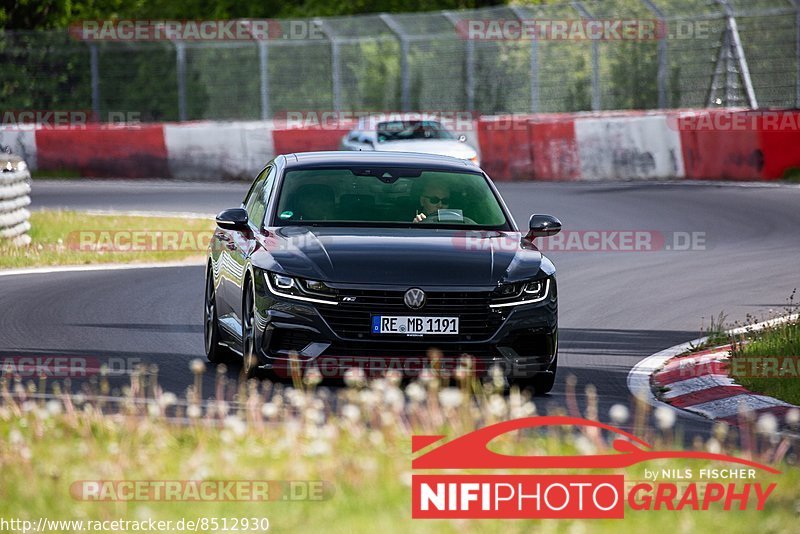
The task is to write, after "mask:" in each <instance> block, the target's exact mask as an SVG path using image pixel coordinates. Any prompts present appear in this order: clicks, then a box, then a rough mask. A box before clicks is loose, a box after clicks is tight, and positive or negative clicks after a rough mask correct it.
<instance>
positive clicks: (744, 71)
mask: <svg viewBox="0 0 800 534" xmlns="http://www.w3.org/2000/svg"><path fill="white" fill-rule="evenodd" d="M717 2H719V4H720V5H722V7H723V8H724V9H725V19H726V21H727V31H728V33H729V34H730V38H731V44H733V46H734V48H735V49H736V59H737V60H738V62H739V71H740V73H741V75H742V82H744V90H745V92H746V93H747V100H748V103H749V104H750V107H751V108H753V109H758V101H757V100H756V93H755V91H754V90H753V80H752V79H751V78H750V68H749V67H748V66H747V58H745V57H744V48H742V40H741V38H740V37H739V27H738V26H737V25H736V17H735V15H734V12H733V7H732V6H731V5H730V3H729V2H728V0H717ZM728 57H730V53H729V54H728ZM726 89H728V88H726Z"/></svg>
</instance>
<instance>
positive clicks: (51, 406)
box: [45, 400, 61, 415]
mask: <svg viewBox="0 0 800 534" xmlns="http://www.w3.org/2000/svg"><path fill="white" fill-rule="evenodd" d="M45 408H46V409H47V413H49V414H50V415H58V414H60V413H61V401H57V400H49V401H47V404H46V405H45Z"/></svg>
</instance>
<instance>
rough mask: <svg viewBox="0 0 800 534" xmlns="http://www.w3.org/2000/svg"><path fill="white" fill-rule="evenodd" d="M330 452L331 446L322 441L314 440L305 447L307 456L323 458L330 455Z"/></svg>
mask: <svg viewBox="0 0 800 534" xmlns="http://www.w3.org/2000/svg"><path fill="white" fill-rule="evenodd" d="M330 452H331V444H330V443H328V442H327V441H325V440H322V439H316V440H314V441H312V442H311V443H309V445H308V447H306V455H308V456H324V455H326V454H330Z"/></svg>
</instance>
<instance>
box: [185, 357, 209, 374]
mask: <svg viewBox="0 0 800 534" xmlns="http://www.w3.org/2000/svg"><path fill="white" fill-rule="evenodd" d="M189 369H191V370H192V373H194V374H196V375H199V374H203V373H205V371H206V364H205V362H204V361H203V360H201V359H200V358H195V359H194V360H192V362H191V363H190V364H189Z"/></svg>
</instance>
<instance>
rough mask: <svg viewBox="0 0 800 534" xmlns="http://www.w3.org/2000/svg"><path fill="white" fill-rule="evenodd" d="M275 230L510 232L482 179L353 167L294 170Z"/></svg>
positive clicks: (288, 175) (282, 196)
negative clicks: (343, 228)
mask: <svg viewBox="0 0 800 534" xmlns="http://www.w3.org/2000/svg"><path fill="white" fill-rule="evenodd" d="M279 195H280V196H279V199H278V204H277V206H278V207H277V211H276V214H275V217H274V220H273V223H274V226H286V225H319V226H398V225H402V226H410V227H415V228H431V227H457V228H472V229H496V230H507V229H510V228H511V226H510V224H509V222H508V221H507V220H506V216H505V213H504V212H503V209H502V207H501V206H500V203H499V201H498V199H497V197H496V195H495V193H494V191H493V190H492V188H491V187H490V186H489V183H488V181H487V179H486V178H485V177H484V176H483V175H482V174H477V173H458V172H445V171H440V170H420V169H416V170H413V169H411V170H410V169H396V168H394V169H393V168H378V167H370V168H352V169H341V168H339V169H309V170H290V171H288V172H287V173H286V175H285V176H284V179H283V181H282V185H281V188H280V193H279Z"/></svg>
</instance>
